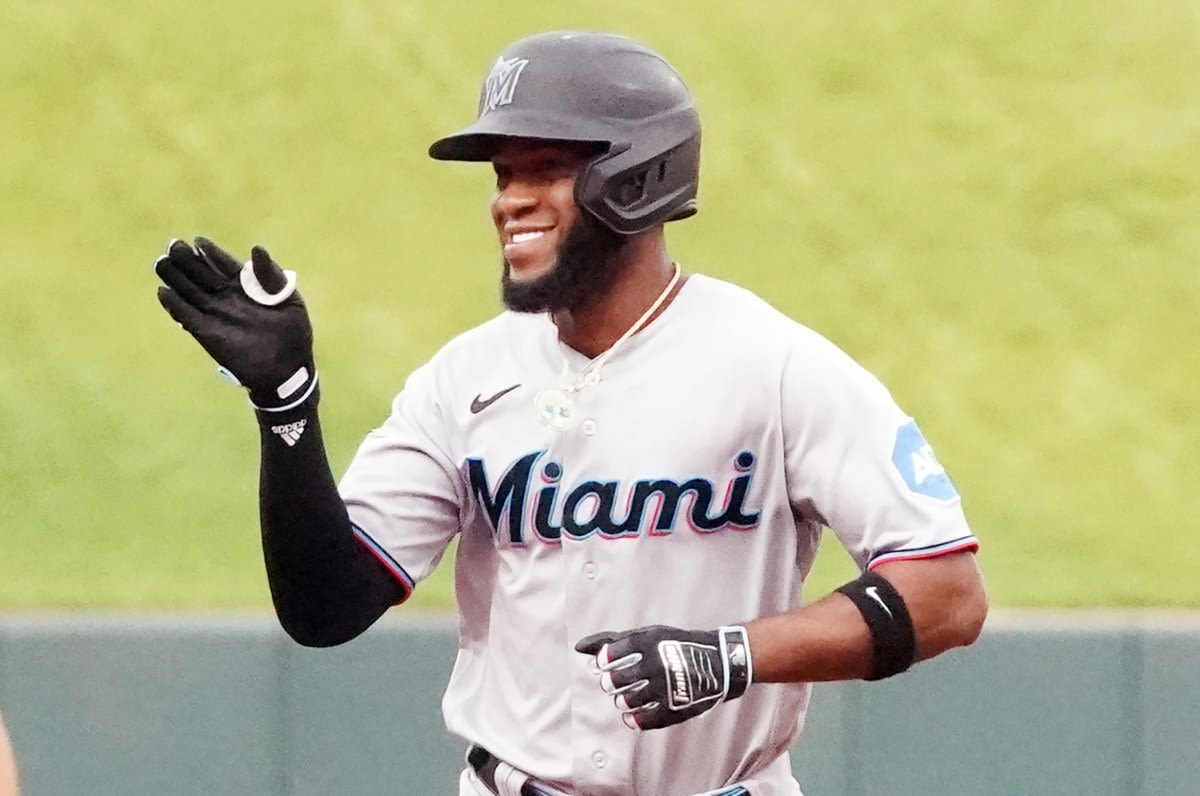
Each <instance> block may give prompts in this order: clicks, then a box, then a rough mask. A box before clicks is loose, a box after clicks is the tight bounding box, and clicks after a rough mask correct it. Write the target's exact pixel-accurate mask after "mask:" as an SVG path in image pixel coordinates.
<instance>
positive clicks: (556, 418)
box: [533, 387, 575, 431]
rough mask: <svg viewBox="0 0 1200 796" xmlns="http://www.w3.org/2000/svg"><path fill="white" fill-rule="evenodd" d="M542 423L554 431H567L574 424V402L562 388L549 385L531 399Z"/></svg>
mask: <svg viewBox="0 0 1200 796" xmlns="http://www.w3.org/2000/svg"><path fill="white" fill-rule="evenodd" d="M533 407H534V409H535V410H536V411H537V416H538V420H540V421H542V425H544V426H546V427H547V428H552V429H554V430H555V431H568V430H570V429H571V428H572V427H573V426H574V425H575V402H574V401H573V400H571V396H569V395H567V393H566V392H564V391H563V390H560V389H557V388H555V387H549V388H547V389H545V390H542V391H541V392H539V393H538V394H537V395H536V396H535V397H534V399H533Z"/></svg>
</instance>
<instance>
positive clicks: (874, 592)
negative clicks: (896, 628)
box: [863, 586, 896, 619]
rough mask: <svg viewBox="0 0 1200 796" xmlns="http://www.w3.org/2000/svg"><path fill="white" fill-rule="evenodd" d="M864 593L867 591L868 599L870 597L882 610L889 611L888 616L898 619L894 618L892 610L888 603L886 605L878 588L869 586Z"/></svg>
mask: <svg viewBox="0 0 1200 796" xmlns="http://www.w3.org/2000/svg"><path fill="white" fill-rule="evenodd" d="M863 591H865V592H866V593H867V596H868V597H870V598H871V599H872V600H874V601H875V602H877V603H879V607H880V608H882V609H883V610H885V611H887V615H888V616H891V617H892V618H893V619H895V618H896V617H894V616H892V609H891V608H888V607H887V603H885V602H884V601H883V598H882V597H880V596H879V587H878V586H868V587H867V588H865V589H864V590H863Z"/></svg>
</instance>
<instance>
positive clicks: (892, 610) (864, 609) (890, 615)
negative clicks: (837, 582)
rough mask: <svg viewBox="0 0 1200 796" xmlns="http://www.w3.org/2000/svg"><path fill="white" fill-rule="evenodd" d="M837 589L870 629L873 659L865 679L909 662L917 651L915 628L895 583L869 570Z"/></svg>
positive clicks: (891, 672)
mask: <svg viewBox="0 0 1200 796" xmlns="http://www.w3.org/2000/svg"><path fill="white" fill-rule="evenodd" d="M838 591H839V592H841V593H842V594H844V595H846V596H847V597H849V598H850V600H851V601H852V602H853V603H854V605H855V607H856V608H858V610H859V612H860V613H862V615H863V619H865V620H866V621H867V628H868V629H869V630H870V631H871V645H872V648H873V651H874V661H875V662H874V665H873V667H872V670H871V676H870V677H868V678H867V679H868V680H882V679H884V678H885V677H892V676H893V675H897V674H900V673H901V672H903V671H905V670H907V669H908V668H909V667H910V666H912V665H913V662H914V660H915V659H916V653H917V637H916V632H915V630H914V629H913V623H912V617H911V616H909V614H908V607H907V606H906V605H905V604H904V598H903V597H901V596H900V592H898V591H896V587H895V586H893V585H892V584H891V583H890V582H888V580H887V578H885V577H883V576H882V575H878V574H876V573H874V572H871V571H870V570H868V571H867V572H864V573H863V575H862V577H860V578H858V579H857V580H852V581H850V582H849V583H847V584H846V585H844V586H842V587H840V588H839V589H838Z"/></svg>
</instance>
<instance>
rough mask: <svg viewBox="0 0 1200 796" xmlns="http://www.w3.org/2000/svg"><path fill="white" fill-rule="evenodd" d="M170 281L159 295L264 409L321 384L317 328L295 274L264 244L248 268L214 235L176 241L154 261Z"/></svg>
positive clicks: (288, 403) (277, 407)
mask: <svg viewBox="0 0 1200 796" xmlns="http://www.w3.org/2000/svg"><path fill="white" fill-rule="evenodd" d="M154 271H155V273H157V274H158V276H159V278H160V279H162V281H163V282H164V283H165V286H160V287H159V288H158V300H159V302H160V303H161V304H162V305H163V307H164V308H165V309H166V311H167V312H168V313H169V314H170V315H171V317H172V318H174V319H175V320H176V321H177V322H178V323H179V325H180V326H182V327H183V328H184V329H186V330H187V331H188V332H189V333H190V334H191V335H192V337H195V338H196V341H197V342H199V343H200V345H201V346H202V347H203V348H204V350H205V351H207V352H208V353H209V355H210V356H211V357H212V358H213V359H215V360H216V361H217V364H218V365H219V370H220V371H221V373H223V374H224V375H226V376H227V377H230V378H231V379H232V380H233V381H235V382H237V383H238V384H240V385H242V386H243V387H245V388H246V389H247V390H249V391H250V402H251V403H252V404H254V406H255V407H257V408H258V409H263V410H266V411H281V410H284V409H288V408H291V407H292V406H296V405H298V404H300V403H302V402H303V401H304V400H305V399H306V398H307V397H308V396H309V395H310V394H311V393H312V392H313V389H314V388H315V386H316V380H317V373H316V368H315V366H314V364H313V332H312V324H311V323H310V322H309V319H308V311H307V310H306V309H305V307H304V300H303V299H301V298H300V294H299V293H297V292H296V289H295V288H296V275H295V273H294V272H292V271H284V270H282V269H281V268H280V267H279V266H278V265H276V263H275V261H274V260H272V259H271V255H270V254H268V253H267V250H266V249H264V248H263V247H261V246H255V247H254V248H253V249H252V250H251V252H250V262H248V263H246V264H245V265H244V266H243V265H242V264H241V263H239V262H238V261H237V260H235V259H234V258H233V257H232V256H231V255H230V254H229V253H228V252H226V251H224V250H222V249H221V248H220V247H218V246H217V245H216V244H215V243H213V242H212V241H210V240H208V239H207V238H196V248H195V250H193V249H192V247H191V246H188V244H187V243H185V242H183V241H181V240H173V241H171V243H170V244H169V245H168V247H167V253H166V254H164V255H163V256H162V257H159V258H158V260H157V261H156V262H155V263H154Z"/></svg>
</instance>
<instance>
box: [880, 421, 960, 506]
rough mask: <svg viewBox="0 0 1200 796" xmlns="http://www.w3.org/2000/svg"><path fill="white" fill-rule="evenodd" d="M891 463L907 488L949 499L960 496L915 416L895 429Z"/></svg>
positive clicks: (933, 496) (939, 498) (940, 498)
mask: <svg viewBox="0 0 1200 796" xmlns="http://www.w3.org/2000/svg"><path fill="white" fill-rule="evenodd" d="M892 464H894V465H895V466H896V471H897V472H898V473H900V477H901V478H903V479H904V483H906V484H908V488H909V489H910V490H912V491H913V492H916V493H917V494H918V495H925V496H927V497H931V498H937V499H938V500H947V501H949V500H953V499H954V498H956V497H958V490H957V489H955V488H954V484H952V483H950V478H949V476H947V475H946V471H945V469H943V467H942V465H941V464H939V463H938V460H937V457H936V456H934V455H933V448H931V447H930V446H929V443H928V442H926V441H925V435H924V434H922V433H921V429H919V428H917V422H916V421H915V420H910V421H909V422H907V423H905V424H904V425H902V426H900V428H899V429H897V430H896V445H895V447H894V448H892Z"/></svg>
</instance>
